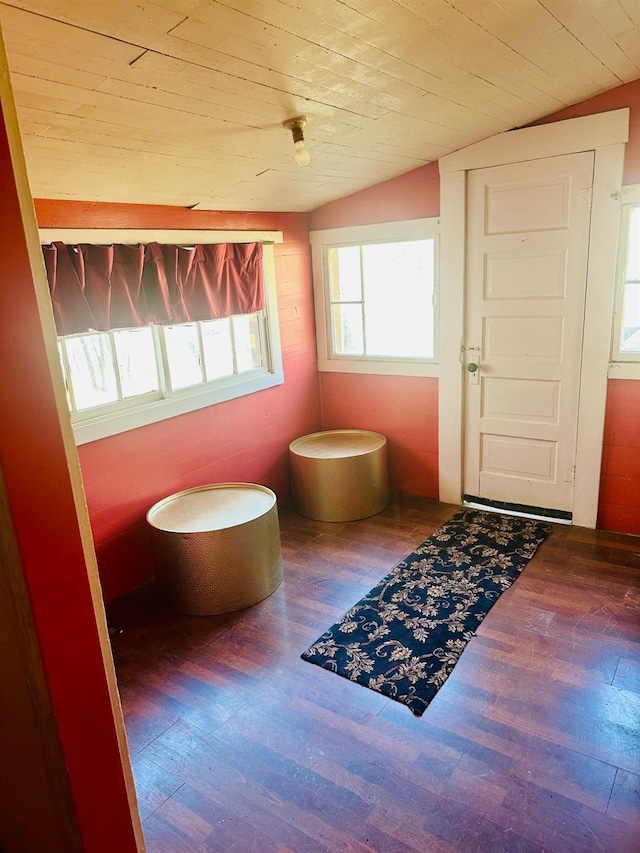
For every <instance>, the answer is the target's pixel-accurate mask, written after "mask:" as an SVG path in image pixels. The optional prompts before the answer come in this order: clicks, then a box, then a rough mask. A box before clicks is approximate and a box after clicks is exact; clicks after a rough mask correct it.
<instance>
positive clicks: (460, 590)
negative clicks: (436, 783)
mask: <svg viewBox="0 0 640 853" xmlns="http://www.w3.org/2000/svg"><path fill="white" fill-rule="evenodd" d="M550 532H551V525H550V524H548V523H546V522H541V521H533V520H531V519H527V518H519V517H516V516H508V515H499V514H498V513H492V512H482V511H479V510H462V511H460V512H457V513H456V514H455V515H454V516H453V517H452V518H451V519H449V521H448V522H447V523H446V524H444V525H443V526H442V527H441V528H440V529H439V530H438V531H436V533H434V534H432V535H431V536H430V537H429V538H428V539H427V540H426V541H425V542H423V543H422V545H420V546H419V547H418V548H417V549H416V550H415V551H414V552H413V554H410V555H409V556H408V557H407V558H406V559H404V560H403V561H402V562H401V563H399V564H398V565H397V566H396V567H395V569H393V571H392V572H390V574H388V575H387V576H386V577H384V578H383V579H382V580H381V581H380V583H379V584H378V585H377V586H375V587H374V588H373V589H372V590H370V591H369V592H368V593H367V594H366V595H365V596H364V598H361V599H360V601H359V602H358V603H357V604H355V605H354V606H353V607H352V608H351V609H350V610H349V611H347V613H345V614H344V616H343V617H342V618H341V619H340V620H339V621H338V622H336V624H335V625H332V627H331V628H329V630H328V631H325V633H324V634H323V635H322V636H321V637H320V638H319V639H318V640H317V641H316V642H315V643H314V644H313V645H312V646H311V647H310V648H308V649H307V650H306V651H305V652H303V654H302V658H303V660H306V661H309V662H310V663H315V664H317V665H318V666H321V667H323V668H324V669H328V670H330V671H331V672H335V673H337V674H338V675H341V676H343V677H344V678H348V679H350V680H351V681H356V682H358V684H363V685H364V686H365V687H369V688H371V689H372V690H376V691H377V692H378V693H382V694H383V695H385V696H389V697H390V698H391V699H395V700H396V701H397V702H403V703H404V704H405V705H408V706H409V708H410V709H411V710H412V711H413V713H414V714H415V715H416V716H418V717H419V716H421V715H422V714H423V713H424V711H425V710H426V708H427V706H428V705H429V702H431V700H432V699H433V697H434V696H435V695H436V693H437V692H438V690H439V689H440V688H441V687H442V685H443V684H444V682H445V681H446V680H447V678H448V677H449V675H450V674H451V671H452V670H453V667H454V666H455V664H456V663H457V661H458V658H459V657H460V655H461V654H462V652H463V650H464V647H465V646H466V644H467V643H468V641H469V640H470V639H471V637H472V636H473V634H474V633H475V631H476V628H477V627H478V625H479V624H480V622H482V620H483V619H484V617H485V615H486V614H487V613H488V612H489V610H490V609H491V607H493V605H494V604H495V603H496V601H497V600H498V598H499V597H500V595H502V593H503V592H504V591H505V590H506V589H508V588H509V587H510V586H511V584H512V583H513V582H514V581H515V580H516V579H517V578H518V576H519V574H520V572H521V571H522V570H523V569H524V567H525V566H526V564H527V563H528V562H529V560H530V559H531V558H532V557H533V555H534V554H535V552H536V550H537V548H538V545H540V544H541V543H542V542H544V540H545V539H546V538H547V536H548V535H549V533H550Z"/></svg>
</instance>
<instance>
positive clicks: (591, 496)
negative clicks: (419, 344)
mask: <svg viewBox="0 0 640 853" xmlns="http://www.w3.org/2000/svg"><path fill="white" fill-rule="evenodd" d="M629 112H630V111H629V110H628V109H622V110H613V111H611V112H606V113H599V114H597V115H593V116H584V117H581V118H576V119H567V120H565V121H559V122H553V123H550V124H545V125H539V126H536V127H530V128H523V129H522V130H515V131H511V132H509V133H501V134H498V135H497V136H494V137H491V138H490V139H485V140H483V141H482V142H479V143H476V144H475V145H471V146H469V147H468V148H465V149H461V150H460V151H456V152H454V153H453V154H449V155H447V156H446V157H443V158H442V159H441V160H440V161H439V166H440V176H441V177H440V197H441V211H440V221H441V230H440V233H441V245H440V310H441V314H440V322H441V328H442V329H446V330H447V334H446V336H444V335H443V340H442V342H441V349H440V382H439V435H440V441H439V469H440V500H441V501H444V502H445V503H454V504H459V503H460V501H461V499H462V493H463V483H462V460H463V422H462V421H463V418H462V415H463V409H462V407H463V403H464V383H463V366H462V362H461V348H462V346H463V345H464V319H465V318H464V297H465V254H466V253H465V240H466V183H467V181H466V173H467V172H468V171H470V170H472V169H480V168H485V167H489V166H500V165H505V164H507V163H519V162H523V161H526V160H536V159H540V158H542V157H551V156H556V155H561V154H574V153H578V152H580V151H594V152H595V172H594V183H593V208H592V224H591V237H590V241H589V271H588V276H587V302H586V309H585V327H584V341H585V346H584V350H583V362H582V371H581V395H580V409H579V414H578V425H577V430H578V441H577V453H576V479H575V497H574V506H573V520H574V523H575V524H577V525H580V526H583V527H595V525H596V519H597V509H598V494H599V486H600V457H601V451H602V436H603V431H604V413H605V404H606V392H607V370H608V366H609V343H610V334H611V312H612V309H613V292H614V279H615V266H616V251H617V239H618V219H619V205H620V193H621V188H622V170H623V165H624V143H625V142H626V141H627V140H628V135H629V129H628V126H629Z"/></svg>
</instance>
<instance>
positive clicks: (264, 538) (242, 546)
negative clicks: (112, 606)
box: [147, 483, 283, 616]
mask: <svg viewBox="0 0 640 853" xmlns="http://www.w3.org/2000/svg"><path fill="white" fill-rule="evenodd" d="M147 521H148V523H149V525H150V527H151V533H152V543H153V550H154V557H155V563H156V577H157V579H158V582H159V583H160V584H161V586H162V587H163V588H164V590H165V591H166V593H167V595H168V597H169V599H170V601H171V603H172V605H173V606H174V607H175V609H176V610H178V611H179V612H181V613H188V614H191V615H193V616H207V615H212V614H216V613H229V612H231V611H232V610H240V609H241V608H243V607H248V606H249V605H250V604H255V603H256V602H258V601H261V600H262V599H263V598H266V597H267V596H268V595H271V593H272V592H273V591H274V590H276V589H277V588H278V586H279V585H280V583H281V582H282V575H283V568H282V554H281V550H280V528H279V525H278V510H277V505H276V496H275V494H274V493H273V492H272V491H271V489H267V488H266V487H265V486H258V485H255V484H253V483H219V484H215V485H210V486H200V487H198V488H195V489H187V490H186V491H184V492H178V493H177V494H175V495H170V496H169V497H167V498H164V500H161V501H159V502H158V503H156V504H154V506H152V507H151V509H150V510H149V512H148V513H147Z"/></svg>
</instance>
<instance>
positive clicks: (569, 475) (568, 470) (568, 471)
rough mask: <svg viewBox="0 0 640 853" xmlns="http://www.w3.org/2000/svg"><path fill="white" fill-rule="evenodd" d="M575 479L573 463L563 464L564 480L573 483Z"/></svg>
mask: <svg viewBox="0 0 640 853" xmlns="http://www.w3.org/2000/svg"><path fill="white" fill-rule="evenodd" d="M575 479H576V466H575V465H565V466H564V481H565V483H574V482H575Z"/></svg>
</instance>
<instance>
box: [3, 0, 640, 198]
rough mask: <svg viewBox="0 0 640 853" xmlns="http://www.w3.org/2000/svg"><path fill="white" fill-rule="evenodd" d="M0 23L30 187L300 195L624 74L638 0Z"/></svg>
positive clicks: (162, 1) (171, 9) (19, 3)
mask: <svg viewBox="0 0 640 853" xmlns="http://www.w3.org/2000/svg"><path fill="white" fill-rule="evenodd" d="M0 22H1V24H2V27H3V30H4V36H5V42H6V47H7V53H8V57H9V65H10V69H11V75H12V80H13V84H14V87H15V92H16V100H17V105H18V112H19V117H20V123H21V127H22V133H23V138H24V145H25V152H26V158H27V166H28V170H29V175H30V180H31V184H32V191H33V194H34V195H35V196H36V197H42V198H68V199H81V200H87V201H91V200H93V201H120V202H140V203H155V204H173V205H181V206H190V207H191V206H197V207H198V208H204V209H217V210H264V211H267V210H288V211H307V210H313V209H315V208H317V207H319V206H320V205H322V204H325V203H326V202H329V201H332V200H334V199H337V198H341V197H343V196H346V195H349V194H351V193H353V192H357V191H358V190H361V189H364V188H365V187H368V186H371V185H373V184H376V183H379V182H380V181H384V180H386V179H388V178H392V177H395V176H396V175H400V174H402V173H404V172H408V171H410V170H411V169H415V168H417V167H418V166H421V165H423V164H425V163H428V162H429V161H432V160H436V159H437V158H439V157H440V156H442V155H443V154H447V153H449V152H451V151H454V150H456V149H458V148H462V147H464V146H466V145H469V144H470V143H472V142H476V141H478V140H480V139H484V138H485V137H487V136H491V135H493V134H495V133H498V132H500V131H504V130H508V129H510V128H513V127H518V126H521V125H523V124H527V123H529V122H531V121H533V120H535V119H537V118H539V117H541V116H544V115H546V114H548V113H551V112H553V111H555V110H558V109H560V108H562V107H564V106H567V105H569V104H573V103H577V102H578V101H581V100H583V99H585V98H587V97H591V96H593V95H595V94H598V93H599V92H603V91H605V90H607V89H611V88H613V87H615V86H617V85H619V84H620V83H624V82H628V81H631V80H635V79H637V78H638V77H640V0H217V1H216V0H137V2H135V3H134V2H131V0H13V2H0ZM298 114H304V115H306V116H307V118H308V125H307V128H306V138H307V144H308V148H309V150H310V151H311V156H312V160H311V164H310V165H309V166H306V167H300V166H298V165H297V164H296V163H295V162H294V160H293V143H292V139H291V135H290V133H289V131H287V130H285V129H283V127H282V122H283V120H285V119H287V118H290V117H292V116H295V115H298Z"/></svg>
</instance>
